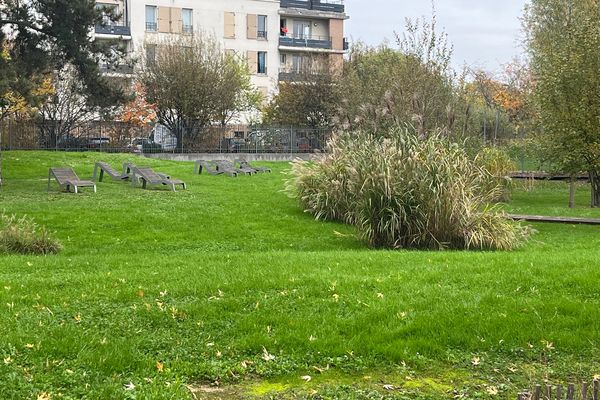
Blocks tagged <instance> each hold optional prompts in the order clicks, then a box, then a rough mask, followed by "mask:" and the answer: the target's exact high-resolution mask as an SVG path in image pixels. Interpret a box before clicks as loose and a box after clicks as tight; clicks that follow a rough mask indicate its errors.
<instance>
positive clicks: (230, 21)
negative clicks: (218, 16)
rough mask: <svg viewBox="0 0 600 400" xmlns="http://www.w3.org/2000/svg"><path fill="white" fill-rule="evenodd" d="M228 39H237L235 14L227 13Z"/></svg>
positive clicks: (226, 28) (226, 35)
mask: <svg viewBox="0 0 600 400" xmlns="http://www.w3.org/2000/svg"><path fill="white" fill-rule="evenodd" d="M224 35H225V37H226V38H230V39H233V38H235V13H232V12H227V11H225V33H224Z"/></svg>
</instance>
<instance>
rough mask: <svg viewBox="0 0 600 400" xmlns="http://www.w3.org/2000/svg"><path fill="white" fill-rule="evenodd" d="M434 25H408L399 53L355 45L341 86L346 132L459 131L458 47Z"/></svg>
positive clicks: (341, 117) (399, 40) (384, 47)
mask: <svg viewBox="0 0 600 400" xmlns="http://www.w3.org/2000/svg"><path fill="white" fill-rule="evenodd" d="M436 29H437V28H436V24H435V16H434V17H433V19H432V21H431V22H426V21H425V20H419V21H416V22H412V21H410V20H409V21H407V33H406V34H405V35H404V36H400V35H397V37H396V41H397V44H398V47H399V48H398V49H393V48H391V47H389V46H387V45H385V44H384V45H381V46H379V47H377V48H370V47H366V46H363V45H360V44H359V45H357V46H355V47H354V48H353V49H352V51H351V54H350V61H349V62H347V63H346V66H345V71H344V79H343V80H342V83H341V85H340V89H341V90H342V94H341V96H342V101H341V105H340V109H339V113H338V116H339V123H340V125H341V127H343V128H349V129H356V128H363V129H364V128H366V129H368V130H370V131H378V130H381V131H384V130H386V129H388V128H390V127H394V126H395V127H398V126H404V125H413V126H414V127H415V128H416V129H417V131H418V132H419V135H420V136H422V137H424V136H426V135H427V133H428V132H431V131H432V130H433V129H436V128H439V129H444V130H445V131H446V132H452V131H454V130H455V129H456V128H457V126H458V125H457V123H456V122H457V109H458V105H457V104H456V100H457V97H456V96H455V87H454V83H455V82H454V78H455V75H454V73H453V71H452V70H451V69H450V65H449V61H450V57H451V54H452V47H451V46H450V45H449V44H448V42H447V37H446V35H445V34H440V33H438V32H437V30H436Z"/></svg>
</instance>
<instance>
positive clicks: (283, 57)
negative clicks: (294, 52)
mask: <svg viewBox="0 0 600 400" xmlns="http://www.w3.org/2000/svg"><path fill="white" fill-rule="evenodd" d="M279 64H281V65H282V66H285V64H287V54H280V55H279Z"/></svg>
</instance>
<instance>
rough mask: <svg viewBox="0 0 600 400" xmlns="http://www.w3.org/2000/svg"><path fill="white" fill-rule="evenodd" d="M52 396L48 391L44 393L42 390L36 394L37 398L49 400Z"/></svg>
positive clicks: (38, 399)
mask: <svg viewBox="0 0 600 400" xmlns="http://www.w3.org/2000/svg"><path fill="white" fill-rule="evenodd" d="M51 398H52V396H51V395H50V393H46V392H42V393H40V394H38V396H37V400H50V399H51Z"/></svg>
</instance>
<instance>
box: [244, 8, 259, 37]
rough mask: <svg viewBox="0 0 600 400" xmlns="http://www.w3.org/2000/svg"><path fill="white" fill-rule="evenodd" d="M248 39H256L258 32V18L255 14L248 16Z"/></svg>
mask: <svg viewBox="0 0 600 400" xmlns="http://www.w3.org/2000/svg"><path fill="white" fill-rule="evenodd" d="M246 20H247V21H248V22H247V23H248V39H256V37H257V31H258V16H257V15H256V14H248V16H247V17H246Z"/></svg>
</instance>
